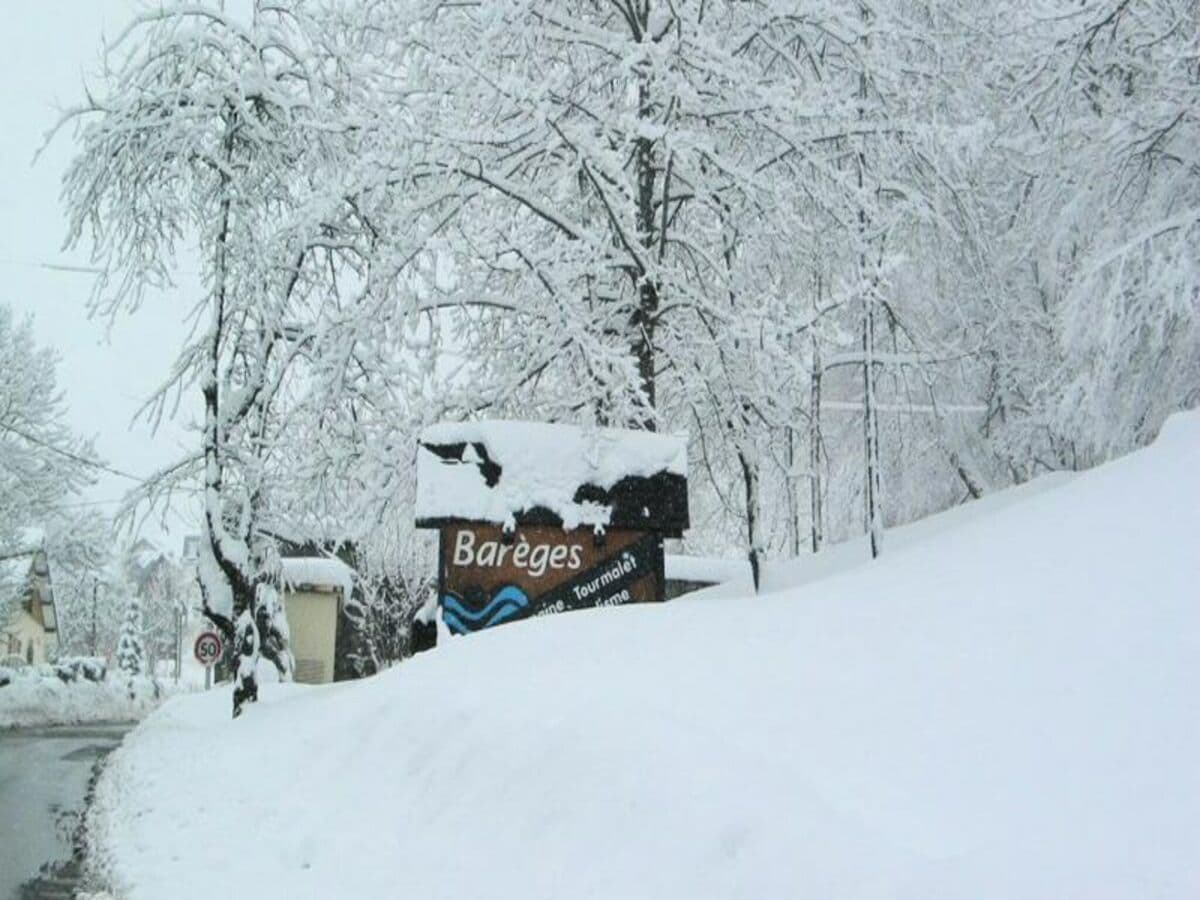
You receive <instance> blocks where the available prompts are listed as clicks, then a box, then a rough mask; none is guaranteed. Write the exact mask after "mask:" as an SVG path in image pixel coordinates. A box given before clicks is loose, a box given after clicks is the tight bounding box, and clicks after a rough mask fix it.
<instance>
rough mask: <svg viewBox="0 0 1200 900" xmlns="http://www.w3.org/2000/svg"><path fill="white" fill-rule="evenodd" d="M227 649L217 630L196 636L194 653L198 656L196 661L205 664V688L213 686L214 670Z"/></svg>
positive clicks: (193, 647)
mask: <svg viewBox="0 0 1200 900" xmlns="http://www.w3.org/2000/svg"><path fill="white" fill-rule="evenodd" d="M224 651H225V645H224V643H223V642H222V641H221V636H220V635H219V634H217V633H216V632H215V631H202V632H200V634H198V635H197V636H196V643H195V644H193V645H192V653H193V654H194V655H195V657H196V662H198V663H200V665H202V666H204V689H205V690H206V691H207V690H208V689H209V688H211V687H212V670H213V666H215V665H216V664H217V663H218V662H220V660H221V654H222V653H224Z"/></svg>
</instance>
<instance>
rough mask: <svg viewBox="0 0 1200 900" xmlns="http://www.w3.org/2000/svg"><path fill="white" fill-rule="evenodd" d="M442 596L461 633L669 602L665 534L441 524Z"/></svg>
mask: <svg viewBox="0 0 1200 900" xmlns="http://www.w3.org/2000/svg"><path fill="white" fill-rule="evenodd" d="M440 555H441V562H440V566H439V575H440V578H439V591H438V597H439V601H440V603H441V606H442V617H443V619H444V621H445V622H446V625H447V626H448V627H449V628H450V630H451V631H452V632H453V633H455V634H464V633H467V632H471V631H479V630H480V629H483V628H488V627H490V626H492V625H499V624H501V623H503V622H511V621H514V620H516V619H524V618H529V617H530V616H541V615H547V614H550V613H557V612H566V611H567V610H572V609H586V608H588V607H593V606H619V605H622V604H625V603H649V602H655V601H660V600H662V599H663V551H662V535H660V534H656V533H654V532H644V531H632V530H625V529H616V530H613V531H610V532H608V533H607V534H606V535H605V536H604V538H603V540H602V541H599V542H598V541H597V539H596V536H595V534H594V532H593V530H592V529H591V528H590V527H588V528H577V529H574V530H572V531H565V530H563V529H562V528H559V527H556V526H553V525H550V526H536V525H534V526H525V527H518V528H517V529H516V531H515V532H514V533H512V534H511V535H507V536H506V535H505V534H504V532H503V530H502V529H501V528H499V527H498V526H494V525H479V524H472V523H461V524H454V525H446V526H444V527H443V528H442V529H441V553H440Z"/></svg>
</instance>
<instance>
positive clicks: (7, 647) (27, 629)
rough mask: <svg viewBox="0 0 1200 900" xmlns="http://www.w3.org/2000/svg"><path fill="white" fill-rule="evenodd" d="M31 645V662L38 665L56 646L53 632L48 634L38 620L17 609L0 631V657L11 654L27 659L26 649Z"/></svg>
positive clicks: (56, 641) (56, 642)
mask: <svg viewBox="0 0 1200 900" xmlns="http://www.w3.org/2000/svg"><path fill="white" fill-rule="evenodd" d="M30 645H32V646H33V664H34V665H40V664H41V663H44V662H46V661H47V660H48V658H49V657H50V656H52V655H53V654H54V651H55V650H56V649H57V648H58V640H57V638H56V636H55V635H54V634H48V633H47V632H46V629H44V628H43V627H42V626H41V625H40V624H38V621H37V620H36V619H34V618H33V616H31V615H29V613H27V612H25V610H23V609H18V610H17V614H16V615H15V616H14V617H13V618H12V620H11V621H10V622H9V623H8V624H7V625H6V626H5V627H4V629H3V631H0V658H3V657H6V656H9V655H12V656H19V657H21V659H23V660H26V661H28V660H29V655H28V650H29V647H30Z"/></svg>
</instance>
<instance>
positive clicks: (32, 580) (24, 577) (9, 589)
mask: <svg viewBox="0 0 1200 900" xmlns="http://www.w3.org/2000/svg"><path fill="white" fill-rule="evenodd" d="M0 591H4V592H6V593H9V595H10V596H13V595H15V596H17V597H19V598H20V601H21V609H23V610H25V612H27V613H29V615H30V616H32V617H33V619H34V621H36V622H37V623H38V624H39V625H41V626H42V627H43V628H45V629H46V631H48V632H54V631H57V630H58V615H57V611H56V609H55V606H54V588H53V584H52V582H51V579H50V559H49V557H48V556H47V555H46V551H45V550H42V549H40V548H39V549H36V550H30V551H28V552H26V553H21V554H19V555H17V556H11V557H9V558H8V559H6V560H3V561H0Z"/></svg>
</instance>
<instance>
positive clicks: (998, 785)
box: [94, 413, 1200, 900]
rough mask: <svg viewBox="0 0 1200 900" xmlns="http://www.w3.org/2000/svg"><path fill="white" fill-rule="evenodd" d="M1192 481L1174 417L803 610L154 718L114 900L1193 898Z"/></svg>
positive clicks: (564, 633) (474, 657) (1199, 774)
mask: <svg viewBox="0 0 1200 900" xmlns="http://www.w3.org/2000/svg"><path fill="white" fill-rule="evenodd" d="M1198 458H1200V415H1197V414H1194V413H1193V414H1190V415H1187V416H1182V417H1176V419H1174V420H1173V421H1172V422H1170V423H1169V425H1168V427H1167V429H1166V430H1165V432H1164V434H1163V435H1162V436H1161V438H1160V440H1159V442H1158V443H1157V444H1156V445H1154V446H1153V447H1151V448H1149V449H1147V450H1145V451H1142V452H1140V453H1137V454H1134V455H1132V456H1129V457H1126V458H1124V459H1121V460H1118V461H1116V462H1114V463H1111V464H1109V465H1106V466H1104V467H1102V468H1100V469H1097V470H1095V471H1092V472H1090V473H1087V474H1085V475H1082V476H1080V477H1078V478H1075V479H1073V480H1069V481H1067V482H1066V483H1063V484H1060V485H1058V486H1056V487H1054V488H1053V489H1050V490H1046V491H1042V492H1035V493H1033V494H1032V495H1030V496H1027V497H1025V498H1023V499H1022V500H1020V501H1019V502H1015V503H1011V504H1008V505H1006V506H1003V508H1000V509H993V510H991V511H988V513H987V514H986V515H974V516H972V515H969V514H966V513H964V512H963V511H958V512H956V513H953V514H952V515H954V516H956V526H955V527H954V528H951V529H942V530H937V529H933V530H932V532H931V534H930V535H929V536H928V537H927V538H925V539H923V540H910V541H905V540H900V541H894V542H890V543H889V553H888V555H887V556H885V557H884V558H882V559H881V560H880V561H878V562H877V563H874V564H871V565H867V566H862V567H859V568H857V569H855V570H853V571H848V572H845V573H842V574H838V575H833V576H831V577H828V578H824V579H822V580H819V581H815V582H811V583H809V584H807V585H804V586H803V587H790V588H788V587H783V588H781V589H779V590H776V591H774V592H772V593H769V594H766V595H763V596H760V597H757V598H754V597H745V598H739V599H724V600H720V599H703V598H701V599H693V600H691V601H689V602H686V603H669V604H665V605H662V606H642V607H625V608H618V609H611V610H594V611H586V612H578V613H572V614H569V615H564V616H558V617H550V618H544V619H537V620H531V621H528V622H523V623H520V624H517V625H511V626H506V627H503V628H499V629H495V630H493V631H489V632H484V633H481V634H478V635H474V636H471V637H469V638H463V639H458V640H454V641H452V642H450V644H449V646H447V647H444V648H440V649H438V650H437V651H435V652H432V653H428V654H425V655H423V656H422V657H420V658H417V659H415V660H413V661H411V662H409V663H406V664H404V665H403V666H401V667H400V668H398V669H395V670H392V671H390V672H387V673H385V674H384V675H382V676H379V677H377V678H374V679H371V680H369V681H366V682H359V683H354V684H342V685H333V686H329V687H324V688H300V687H294V686H278V687H276V688H274V689H272V690H270V691H269V692H267V696H266V700H265V701H264V702H263V703H262V704H260V706H259V707H257V708H253V709H251V710H250V711H249V713H248V714H247V715H246V716H244V717H243V718H242V719H240V720H238V721H236V722H232V721H230V720H229V718H228V716H229V699H228V696H227V695H226V693H225V692H223V691H222V692H213V693H210V694H207V695H203V696H198V697H188V698H183V699H181V700H176V701H173V702H171V703H169V704H167V705H166V706H165V707H164V708H162V709H161V710H159V711H158V712H157V713H156V714H154V715H153V716H152V717H151V718H150V719H149V720H147V722H146V723H144V724H143V725H142V726H141V727H140V728H139V729H138V730H137V731H135V732H134V733H133V734H132V735H131V736H130V738H129V739H128V740H127V742H126V746H125V747H124V748H122V749H121V750H120V751H118V752H117V753H116V754H115V755H114V756H113V757H112V758H111V763H110V766H109V768H108V771H107V772H106V774H105V776H104V777H103V779H102V780H101V782H100V785H99V791H98V807H97V810H96V815H95V822H94V826H95V827H94V839H95V840H96V842H97V850H98V851H99V852H100V854H101V857H102V859H103V860H104V861H105V865H106V866H107V872H108V874H109V876H110V878H111V880H112V882H113V883H114V885H115V886H116V888H117V889H118V891H119V893H120V894H121V895H122V896H124V897H127V898H128V900H141V898H146V900H160V898H163V897H172V898H176V900H187V898H193V897H195V898H201V897H204V898H207V897H211V896H222V895H223V896H255V897H261V898H274V897H279V898H284V897H288V898H308V897H313V898H316V897H330V896H342V897H350V896H363V897H401V896H414V897H422V898H461V897H497V898H507V897H512V898H516V897H520V898H523V900H524V898H529V897H546V898H551V897H553V898H564V897H569V898H572V900H577V898H585V897H597V898H599V897H604V898H623V900H626V898H638V897H645V898H663V897H679V898H684V897H686V898H698V897H748V898H756V900H760V898H768V897H789V898H790V897H798V896H807V897H820V898H883V897H887V898H898V897H899V898H913V900H915V898H922V900H925V898H931V897H946V898H963V897H970V898H973V900H980V898H996V900H1000V898H1003V900H1018V898H1046V897H1055V898H1084V897H1087V898H1193V897H1196V896H1200V765H1197V760H1200V692H1198V691H1197V685H1200V604H1198V603H1197V583H1198V582H1200V553H1197V550H1196V547H1197V538H1196V535H1197V532H1198V531H1200V471H1198V470H1200V467H1197V465H1196V461H1197V459H1198ZM981 508H983V509H986V506H984V507H981ZM778 581H779V579H777V582H778ZM234 822H253V823H255V826H254V827H253V829H252V832H248V831H245V830H242V829H238V828H233V827H230V826H231V823H234Z"/></svg>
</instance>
